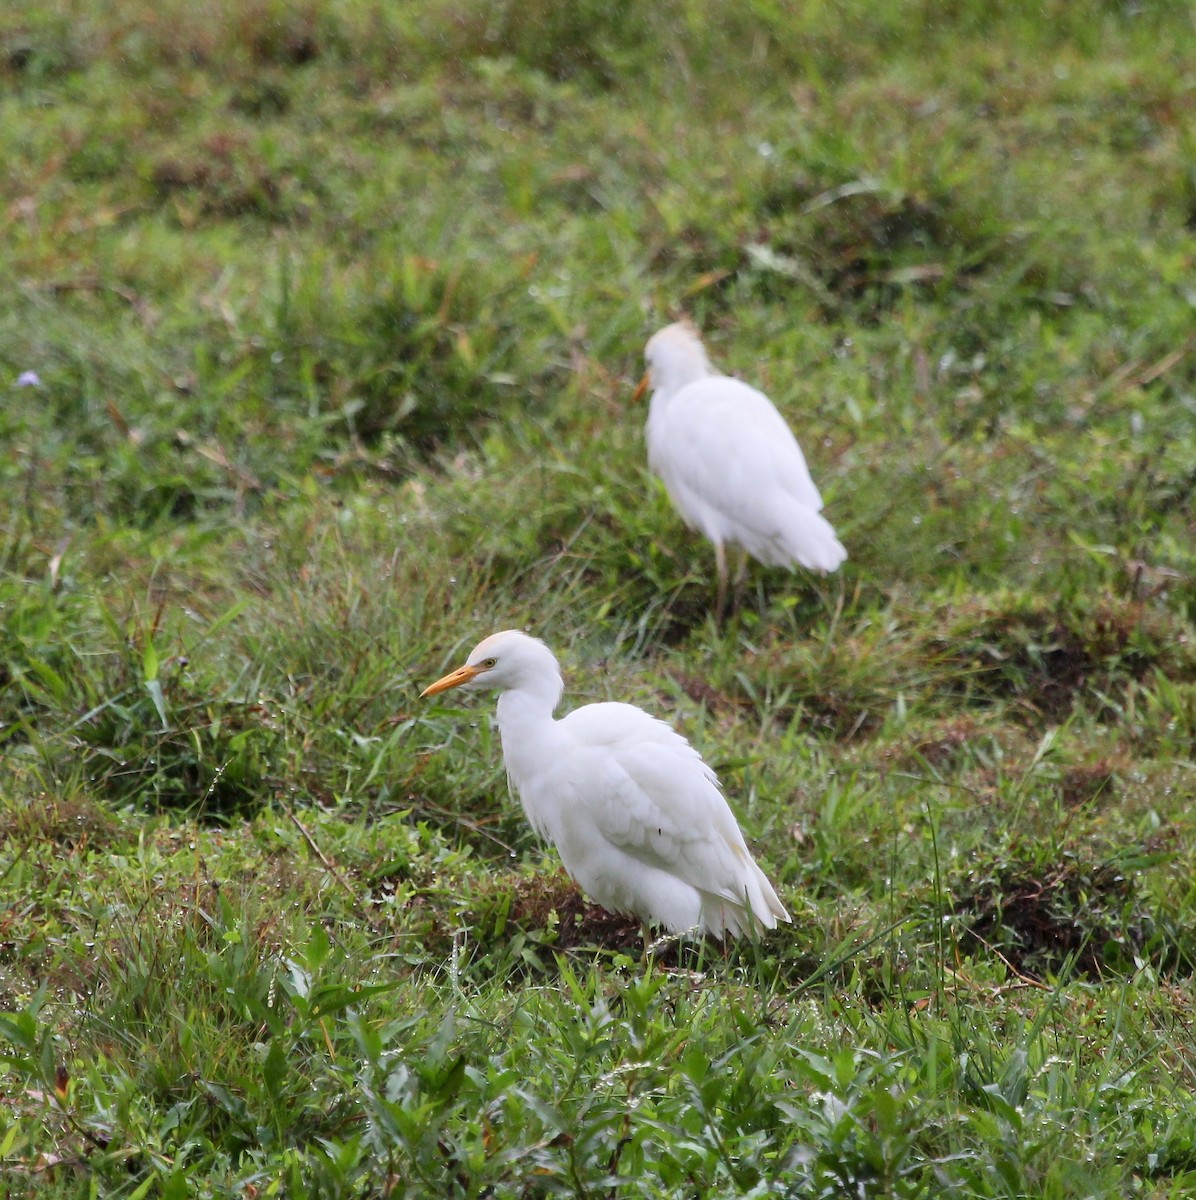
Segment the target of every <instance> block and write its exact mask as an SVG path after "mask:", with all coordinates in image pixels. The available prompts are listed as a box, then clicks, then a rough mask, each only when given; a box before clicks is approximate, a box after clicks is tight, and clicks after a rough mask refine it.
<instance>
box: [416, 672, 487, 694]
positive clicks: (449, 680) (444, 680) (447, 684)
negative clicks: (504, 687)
mask: <svg viewBox="0 0 1196 1200" xmlns="http://www.w3.org/2000/svg"><path fill="white" fill-rule="evenodd" d="M481 673H482V668H481V667H471V666H469V664H468V663H467V664H466V665H465V666H463V667H458V668H457V669H456V670H455V671H450V672H449V673H448V674H447V675H442V676H441V677H440V678H439V679H438V680H436V682H435V683H430V684H428V686H427V687H426V688H424V690H423V691H422V692H420V694H419V698H420V699H421V700H422V699H423V698H424V697H425V696H435V695H436V693H437V692H447V691H448V690H449V688H455V687H460V686H461V685H462V684H463V683H468V682H469V681H470V680H471V679H472V678H473V677H474V676H475V675H480V674H481Z"/></svg>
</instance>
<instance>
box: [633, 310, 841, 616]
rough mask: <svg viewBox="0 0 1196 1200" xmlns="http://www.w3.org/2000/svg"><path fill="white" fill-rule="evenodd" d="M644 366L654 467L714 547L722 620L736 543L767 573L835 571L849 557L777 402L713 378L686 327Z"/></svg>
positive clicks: (650, 348)
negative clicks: (769, 568)
mask: <svg viewBox="0 0 1196 1200" xmlns="http://www.w3.org/2000/svg"><path fill="white" fill-rule="evenodd" d="M644 358H645V359H646V360H647V364H648V371H647V374H646V375H645V376H644V378H643V380H642V381H641V383H640V385H639V387H638V388H637V389H636V392H635V395H636V398H637V399H638V398H639V397H640V396H641V395H642V394H643V393H644V391H645V390H646V389H647V388H648V387H649V386H651V388H652V401H651V406H650V409H649V413H648V424H647V439H648V465H649V466H650V467H651V468H652V470H653V471H655V472H656V474H657V475H659V476H660V478H661V479H662V480H663V481H664V486H665V489H666V490H667V491H668V494H669V496H670V498H671V499H672V501H673V504H674V505H675V506H676V508H677V510H678V512H680V514H681V516H682V517H683V518H684V520H685V523H686V524H687V525H689V526H690V528H692V529H696V530H698V531H699V532H701V533H703V534H705V535H706V537H708V538H709V539H710V540H711V541H712V542H713V543H714V556H715V564H716V566H717V568H718V609H719V611H720V612H721V611H722V609H723V605H724V602H725V600H726V592H727V557H726V546H727V544H728V543H729V544H731V545H736V546H740V547H742V548H743V549H744V550H745V551H746V552H747V553H748V554H750V555H752V557H753V558H756V559H759V561H760V562H762V563H765V564H767V565H769V566H774V567H789V568H793V567H794V566H799V565H800V566H803V567H806V568H808V569H809V570H812V571H834V570H836V569H837V568H838V566H839V564H840V563H842V562H843V560H844V559H845V558H846V557H847V551H846V550H845V549H844V548H843V546H842V544H841V543H840V541H839V539H838V538H837V537H836V536H835V531H834V529H833V528H832V527H831V525H830V523H829V522H828V521H827V520H826V518H825V517H823V516H822V515H821V511H820V510H821V509H822V496H821V495H820V493H819V491H818V488H817V487H815V486H814V481H813V480H812V479H811V478H810V471H809V468H808V467H807V466H806V459H805V455H803V454H802V451H801V447H800V446H799V445H798V444H797V439H796V438H795V437H794V436H793V433H792V432H791V431H790V429H789V426H788V425H786V424H785V419H784V417H782V416H781V414H780V413H779V412H777V410H776V408H775V407H774V406H773V403H772V401H771V400H769V398H768V397H767V396H765V395H764V394H763V392H758V391H757V390H756V389H755V388H753V387H749V386H748V385H747V384H746V383H743V382H741V381H740V380H738V379H732V378H730V377H729V376H727V375H720V374H719V373H718V372H717V371H715V370H714V368H713V367H712V366H711V365H710V360H709V359H708V358H707V357H706V350H705V347H704V346H703V345H702V342H701V339H700V338H699V337H698V333H697V330H696V329H695V328H694V327H693V326H692V325H691V324H690V323H689V322H688V321H679V322H677V323H676V324H674V325H666V326H665V327H664V328H663V329H661V330H659V331H658V332H656V333H655V334H653V335H652V337H651V338H650V339H649V341H648V345H647V347H646V348H645V350H644Z"/></svg>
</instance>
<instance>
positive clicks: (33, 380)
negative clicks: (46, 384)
mask: <svg viewBox="0 0 1196 1200" xmlns="http://www.w3.org/2000/svg"><path fill="white" fill-rule="evenodd" d="M41 385H42V380H41V376H40V375H39V374H38V373H37V372H36V371H22V372H21V373H20V374H19V375H18V376H17V387H41Z"/></svg>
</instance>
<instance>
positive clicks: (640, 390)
mask: <svg viewBox="0 0 1196 1200" xmlns="http://www.w3.org/2000/svg"><path fill="white" fill-rule="evenodd" d="M651 386H652V376H651V375H650V374H648V372H646V371H645V372H644V377H643V379H641V380H640V381H639V383H638V384H637V385H636V388H635V391H634V392H632V393H631V402H632V404H638V403H639V402H640V401H641V400H642V399H643V398H644V393H645V392H646V391H647V390H648V388H650V387H651Z"/></svg>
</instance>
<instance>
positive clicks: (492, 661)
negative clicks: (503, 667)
mask: <svg viewBox="0 0 1196 1200" xmlns="http://www.w3.org/2000/svg"><path fill="white" fill-rule="evenodd" d="M482 666H483V667H485V668H486V670H487V671H489V670H490V668H491V667H497V666H498V659H497V658H488V659H486V660H485V662H483V663H482Z"/></svg>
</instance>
